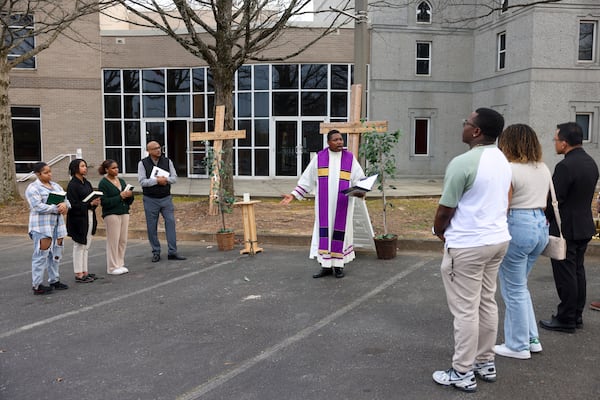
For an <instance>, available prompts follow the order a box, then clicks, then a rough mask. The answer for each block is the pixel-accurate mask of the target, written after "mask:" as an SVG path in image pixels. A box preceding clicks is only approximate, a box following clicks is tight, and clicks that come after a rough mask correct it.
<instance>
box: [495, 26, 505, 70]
mask: <svg viewBox="0 0 600 400" xmlns="http://www.w3.org/2000/svg"><path fill="white" fill-rule="evenodd" d="M504 67H506V32H502V33H499V34H498V63H497V69H498V71H501V70H503V69H504Z"/></svg>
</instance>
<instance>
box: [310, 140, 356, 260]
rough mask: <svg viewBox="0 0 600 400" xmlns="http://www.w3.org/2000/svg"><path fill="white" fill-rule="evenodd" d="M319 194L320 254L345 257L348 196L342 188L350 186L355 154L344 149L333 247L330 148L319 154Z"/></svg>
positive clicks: (339, 257)
mask: <svg viewBox="0 0 600 400" xmlns="http://www.w3.org/2000/svg"><path fill="white" fill-rule="evenodd" d="M317 157H318V158H317V168H318V183H317V190H318V195H319V254H321V255H323V256H330V257H331V258H338V259H343V258H344V237H345V236H346V214H347V213H348V201H349V199H348V196H346V195H345V194H343V193H342V190H344V189H347V188H349V187H350V170H351V169H352V159H353V155H352V153H351V152H349V151H347V150H342V162H341V166H340V179H339V187H338V195H337V199H335V200H332V201H336V202H337V207H336V211H335V219H334V223H333V235H332V236H331V247H330V246H329V218H328V214H329V201H330V200H329V198H328V197H329V149H324V150H321V151H320V152H319V153H318V154H317Z"/></svg>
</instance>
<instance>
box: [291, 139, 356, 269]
mask: <svg viewBox="0 0 600 400" xmlns="http://www.w3.org/2000/svg"><path fill="white" fill-rule="evenodd" d="M327 144H328V146H329V147H328V148H326V149H323V150H321V151H320V152H318V153H317V156H316V157H313V159H312V160H311V161H310V163H309V164H308V166H307V167H306V169H305V170H304V172H303V173H302V176H301V177H300V180H299V181H298V185H297V186H296V188H295V189H294V190H293V191H292V193H291V194H285V195H283V200H281V203H280V204H284V205H285V204H289V203H290V202H291V201H292V200H293V199H294V198H296V199H298V200H303V199H304V198H305V197H306V196H307V195H308V194H309V193H310V192H312V191H314V192H315V224H314V229H313V235H312V242H311V246H310V258H315V257H316V258H317V260H318V261H319V263H320V264H321V270H320V271H319V272H318V273H316V274H314V275H313V278H321V277H323V276H327V275H332V274H334V275H335V277H336V278H342V277H344V265H345V264H346V263H348V262H350V261H352V260H353V259H354V256H355V255H354V247H353V242H354V232H353V224H352V221H353V219H352V217H353V214H354V201H355V200H356V197H364V193H362V194H359V195H356V196H346V195H345V194H343V193H342V191H343V190H344V189H347V188H349V187H351V186H354V185H356V183H357V182H358V181H359V180H361V179H363V178H364V177H365V174H364V172H363V170H362V168H361V166H360V164H359V163H358V161H357V160H356V158H355V157H354V155H353V154H352V153H351V152H349V151H348V150H345V149H344V139H343V138H342V134H341V133H339V132H338V131H337V130H332V131H330V132H329V133H328V134H327ZM361 201H362V200H361ZM332 269H333V270H332Z"/></svg>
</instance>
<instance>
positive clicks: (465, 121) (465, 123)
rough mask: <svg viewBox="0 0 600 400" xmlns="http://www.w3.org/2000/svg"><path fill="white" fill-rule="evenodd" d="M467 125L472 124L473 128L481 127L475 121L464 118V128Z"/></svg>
mask: <svg viewBox="0 0 600 400" xmlns="http://www.w3.org/2000/svg"><path fill="white" fill-rule="evenodd" d="M467 125H471V126H472V127H473V128H479V127H478V126H477V125H475V124H474V123H472V122H471V121H469V120H468V119H463V121H462V126H463V128H464V127H465V126H467Z"/></svg>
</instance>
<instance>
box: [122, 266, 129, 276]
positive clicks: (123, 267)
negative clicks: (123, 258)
mask: <svg viewBox="0 0 600 400" xmlns="http://www.w3.org/2000/svg"><path fill="white" fill-rule="evenodd" d="M121 269H122V270H123V271H125V272H124V273H125V274H126V273H128V272H129V270H128V269H127V267H126V266H122V267H121Z"/></svg>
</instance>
